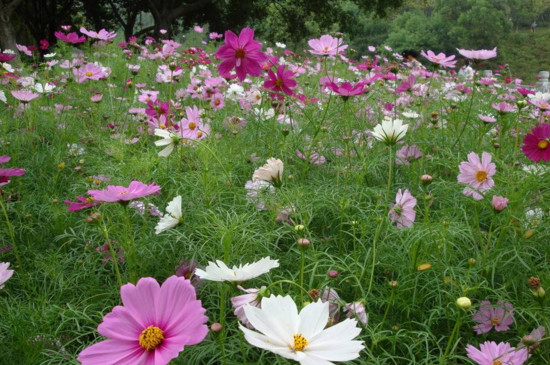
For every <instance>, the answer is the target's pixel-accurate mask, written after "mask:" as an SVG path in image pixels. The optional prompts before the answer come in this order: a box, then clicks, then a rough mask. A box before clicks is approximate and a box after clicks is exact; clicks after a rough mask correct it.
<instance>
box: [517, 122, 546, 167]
mask: <svg viewBox="0 0 550 365" xmlns="http://www.w3.org/2000/svg"><path fill="white" fill-rule="evenodd" d="M522 150H523V153H524V154H525V156H527V158H529V159H530V160H531V161H534V162H539V161H540V160H543V161H550V124H548V123H541V124H539V125H538V126H536V127H535V128H533V129H532V130H531V133H528V134H526V135H525V138H524V139H523V146H522Z"/></svg>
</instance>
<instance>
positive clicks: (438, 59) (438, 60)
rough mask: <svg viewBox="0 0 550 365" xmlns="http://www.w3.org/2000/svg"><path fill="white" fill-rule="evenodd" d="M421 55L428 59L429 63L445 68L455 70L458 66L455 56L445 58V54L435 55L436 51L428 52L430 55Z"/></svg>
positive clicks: (423, 53) (422, 53)
mask: <svg viewBox="0 0 550 365" xmlns="http://www.w3.org/2000/svg"><path fill="white" fill-rule="evenodd" d="M420 54H421V55H422V56H424V57H426V58H427V59H428V61H430V62H433V63H435V64H436V65H439V66H441V67H443V68H447V67H449V68H454V67H455V66H456V61H455V60H454V59H455V55H451V56H448V57H447V56H445V54H444V53H439V54H435V53H434V51H428V53H426V52H424V51H422V52H420Z"/></svg>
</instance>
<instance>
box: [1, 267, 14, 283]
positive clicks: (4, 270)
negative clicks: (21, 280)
mask: <svg viewBox="0 0 550 365" xmlns="http://www.w3.org/2000/svg"><path fill="white" fill-rule="evenodd" d="M8 267H10V263H9V262H0V289H2V288H3V287H4V283H5V282H6V281H8V280H9V279H10V278H11V277H12V276H13V270H9V269H8Z"/></svg>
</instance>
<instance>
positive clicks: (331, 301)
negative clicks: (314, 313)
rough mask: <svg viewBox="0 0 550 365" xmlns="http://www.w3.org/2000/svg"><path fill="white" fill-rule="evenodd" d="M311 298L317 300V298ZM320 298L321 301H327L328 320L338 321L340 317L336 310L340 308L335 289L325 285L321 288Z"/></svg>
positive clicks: (338, 297)
mask: <svg viewBox="0 0 550 365" xmlns="http://www.w3.org/2000/svg"><path fill="white" fill-rule="evenodd" d="M311 299H313V300H317V298H311ZM320 299H321V301H322V302H323V303H324V302H328V313H329V318H330V320H332V322H333V323H334V322H338V318H339V317H340V315H339V314H338V311H339V310H340V296H339V295H338V293H337V292H336V289H334V288H331V287H330V286H325V288H324V289H323V290H321V293H320Z"/></svg>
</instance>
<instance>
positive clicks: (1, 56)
mask: <svg viewBox="0 0 550 365" xmlns="http://www.w3.org/2000/svg"><path fill="white" fill-rule="evenodd" d="M15 57H16V54H15V53H2V52H0V62H9V61H11V60H13V59H14V58H15Z"/></svg>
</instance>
